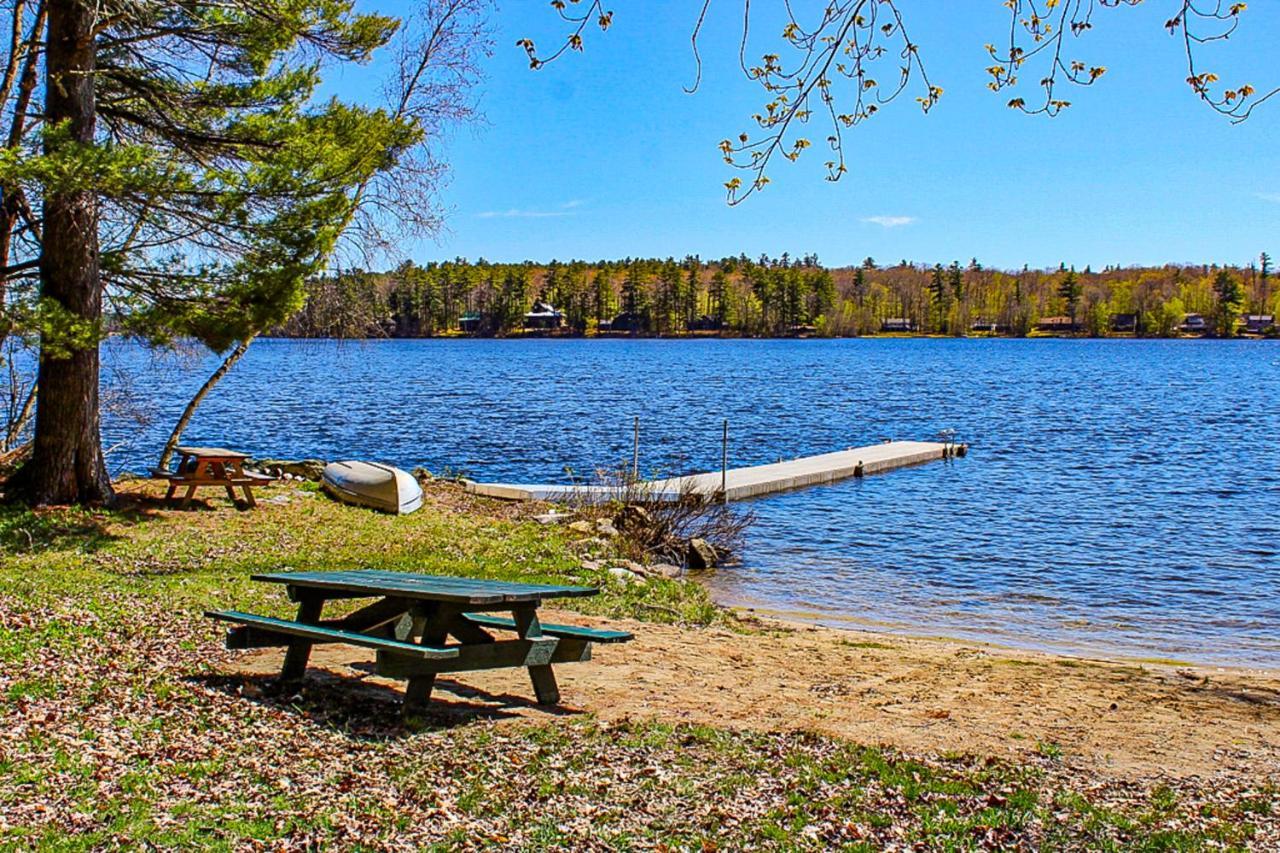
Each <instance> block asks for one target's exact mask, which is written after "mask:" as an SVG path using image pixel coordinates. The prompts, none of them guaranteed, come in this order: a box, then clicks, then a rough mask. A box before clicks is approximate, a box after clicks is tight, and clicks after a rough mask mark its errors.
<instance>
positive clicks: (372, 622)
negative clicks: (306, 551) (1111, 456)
mask: <svg viewBox="0 0 1280 853" xmlns="http://www.w3.org/2000/svg"><path fill="white" fill-rule="evenodd" d="M252 578H253V580H256V581H263V582H265V583H277V584H283V585H284V586H285V589H286V591H287V593H288V596H289V600H290V601H294V602H297V604H298V613H297V616H296V618H295V619H293V620H292V621H291V620H288V619H275V618H271V617H268V616H255V615H253V614H251V613H242V612H240V611H235V610H226V611H208V612H206V613H205V615H206V616H209V617H211V618H213V619H218V620H222V621H224V622H232V623H236V625H237V627H234V628H231V629H230V630H229V631H228V632H227V638H226V643H227V648H231V649H249V648H264V647H273V646H283V647H285V648H286V649H287V651H286V652H285V657H284V665H283V667H282V669H281V672H280V677H281V680H282V681H292V680H296V679H299V678H301V677H302V676H303V675H304V674H305V672H306V667H307V661H308V660H309V659H310V655H311V647H312V646H314V645H316V644H321V643H347V644H349V645H353V646H360V647H364V648H368V649H373V650H374V651H376V652H377V661H376V664H375V671H376V672H377V673H378V674H379V675H383V676H386V677H389V678H401V679H406V680H407V681H408V686H407V688H406V690H405V709H406V710H410V711H412V710H415V709H419V708H421V707H423V706H425V705H426V704H427V702H428V701H430V699H431V691H432V688H433V687H434V686H435V679H436V676H437V675H438V674H439V673H442V672H468V671H472V670H482V669H495V668H499V667H527V668H528V670H529V677H530V679H531V680H532V682H533V690H534V694H535V695H536V696H537V699H538V702H539V703H541V704H544V705H554V704H556V703H558V702H559V701H560V690H559V687H558V686H557V685H556V678H555V673H554V672H553V671H552V669H551V666H552V664H557V663H574V662H578V661H587V660H590V659H591V646H592V644H593V643H622V642H626V641H627V640H630V639H632V635H631V634H630V633H628V632H626V631H611V630H605V629H599V628H583V627H579V626H575V625H550V624H545V625H544V624H543V623H542V622H541V621H540V620H539V619H538V612H537V611H538V607H539V606H540V605H541V604H542V601H543V599H547V598H581V597H583V596H589V595H596V594H597V593H599V591H600V590H598V589H596V588H594V587H582V586H555V585H545V584H526V583H509V582H506V581H493V580H480V579H475V578H461V577H445V576H437V575H419V574H407V573H403V572H387V571H375V570H358V571H338V572H273V573H269V574H257V575H253V576H252ZM354 598H373V599H376V600H375V601H373V602H371V603H370V604H367V605H365V606H364V607H361V608H360V609H358V610H356V611H355V612H353V613H350V614H348V615H347V616H345V617H342V618H340V619H322V618H321V611H322V610H323V608H324V604H325V602H326V601H333V600H344V599H354ZM502 613H509V614H510V615H509V616H505V615H500V614H502ZM491 631H501V632H513V633H514V634H515V637H514V638H510V637H506V638H503V639H499V638H498V637H495V636H494V634H493V633H491ZM450 637H452V638H453V639H452V641H451V640H450Z"/></svg>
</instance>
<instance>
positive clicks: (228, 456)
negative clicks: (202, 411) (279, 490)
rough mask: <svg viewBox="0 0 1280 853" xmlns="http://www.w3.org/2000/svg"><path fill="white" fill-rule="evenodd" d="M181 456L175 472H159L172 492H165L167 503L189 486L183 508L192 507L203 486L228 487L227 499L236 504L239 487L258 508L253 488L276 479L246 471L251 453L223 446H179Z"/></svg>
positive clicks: (159, 475)
mask: <svg viewBox="0 0 1280 853" xmlns="http://www.w3.org/2000/svg"><path fill="white" fill-rule="evenodd" d="M174 450H176V451H177V453H178V456H179V460H180V461H179V462H178V467H177V469H176V470H174V471H156V472H155V474H156V476H157V477H159V478H162V479H165V480H168V481H169V490H168V491H167V492H165V496H164V499H165V502H166V503H168V502H170V501H172V500H173V498H174V495H175V494H176V493H177V491H178V489H179V488H182V487H184V486H185V487H186V490H187V491H186V494H184V495H183V496H182V504H181V507H182V509H186V508H187V507H188V506H189V505H190V504H191V499H192V498H193V497H195V493H196V489H198V488H200V487H201V486H215V487H218V488H225V489H226V490H227V497H228V498H230V499H231V502H232V503H235V502H236V492H235V490H236V488H237V487H239V488H241V489H242V490H243V491H244V499H245V503H247V504H248V505H249V506H251V507H256V506H257V505H258V504H257V501H255V500H254V499H253V489H252V486H255V485H264V484H266V483H270V482H271V481H272V480H273V479H274V478H272V477H269V476H267V475H266V474H255V473H254V472H252V471H246V470H244V460H246V459H248V458H249V454H247V453H238V452H236V451H234V450H227V449H226V448H223V447H176V448H174Z"/></svg>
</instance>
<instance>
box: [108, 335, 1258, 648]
mask: <svg viewBox="0 0 1280 853" xmlns="http://www.w3.org/2000/svg"><path fill="white" fill-rule="evenodd" d="M108 349H109V358H108V361H109V363H111V364H115V365H120V366H122V367H123V368H124V370H125V373H126V375H128V376H131V377H133V383H134V389H133V390H134V392H135V394H138V395H140V396H145V397H152V398H154V399H157V400H159V401H160V403H161V407H160V409H159V412H158V414H159V417H157V419H156V420H155V421H154V422H153V424H152V425H151V426H149V427H147V428H144V429H142V430H139V429H138V428H137V427H136V426H133V425H128V424H125V423H124V422H122V421H120V420H118V419H111V418H108V420H107V422H106V423H105V425H104V431H105V433H106V440H107V443H108V444H113V445H114V444H118V445H119V449H118V450H117V451H116V453H115V455H114V456H113V462H115V463H116V464H117V466H118V467H129V468H133V469H143V468H145V467H147V463H148V462H149V461H150V456H151V454H153V453H154V449H155V448H156V447H158V446H159V445H160V444H161V443H162V442H163V440H164V437H165V436H166V435H167V431H168V429H169V427H170V426H171V424H172V420H173V418H174V417H175V416H176V412H177V410H179V409H180V408H181V405H182V403H183V402H184V401H185V398H186V396H188V395H189V394H190V393H191V391H193V390H194V388H195V387H197V386H198V385H199V383H200V382H201V381H202V380H203V378H204V376H205V375H206V374H207V372H208V371H209V370H210V369H212V367H213V365H214V364H215V363H216V362H215V361H212V360H206V361H204V362H201V363H199V364H196V365H183V366H182V367H180V368H175V367H174V366H172V365H167V366H164V367H163V368H156V367H155V366H153V365H152V363H151V362H150V361H149V360H148V358H147V357H146V356H144V355H143V354H141V352H140V351H139V350H137V349H135V348H131V347H129V346H128V345H122V344H114V345H112V346H111V347H109V348H108ZM635 416H639V417H640V418H641V423H642V437H641V440H642V456H641V465H642V468H643V469H644V470H645V471H650V472H654V473H687V472H691V471H698V470H710V469H714V468H717V467H718V466H719V460H720V430H721V422H722V419H725V418H727V419H728V420H729V423H730V433H731V440H730V462H731V464H733V465H746V464H752V463H761V462H772V461H776V460H777V459H779V458H782V457H795V456H800V455H805V454H812V453H821V452H826V451H830V450H835V449H842V448H845V447H849V446H853V445H859V444H867V443H873V442H876V441H879V440H880V439H882V438H887V437H893V438H930V437H932V436H934V434H936V433H937V431H938V430H940V429H943V428H954V429H956V430H957V431H958V432H959V434H960V436H961V437H962V438H963V439H964V440H966V441H968V442H969V443H970V444H971V445H972V447H973V452H972V453H971V454H970V455H969V457H968V458H965V459H962V460H959V461H956V462H954V463H935V464H930V465H925V466H921V467H918V468H913V469H909V470H903V471H898V472H894V473H891V474H887V475H883V476H878V477H869V478H867V479H865V480H862V481H857V482H854V481H848V482H845V483H842V484H838V485H834V486H829V487H823V488H814V489H808V490H803V491H797V492H791V493H788V494H784V495H778V496H774V497H769V498H765V499H761V500H757V501H754V502H752V507H753V509H754V510H755V512H756V513H757V515H758V517H759V521H758V523H757V525H756V526H755V528H754V529H753V530H752V531H751V533H750V535H749V541H748V543H747V547H746V550H745V553H744V555H743V558H744V559H743V565H742V566H740V567H736V568H733V569H731V570H724V571H721V572H719V573H717V574H716V575H715V576H714V577H713V578H712V579H711V580H710V581H709V582H710V584H711V587H712V590H713V592H714V593H715V595H716V596H717V598H718V599H719V600H721V601H724V602H727V603H733V604H739V605H746V606H754V607H759V608H761V609H769V610H776V611H785V612H787V613H789V614H791V615H793V616H794V615H802V616H804V617H807V618H812V619H816V620H818V621H821V622H823V623H827V624H837V625H865V624H868V623H871V624H875V625H878V626H882V627H889V628H892V629H900V630H905V631H908V632H911V633H941V634H947V635H952V636H965V637H974V638H982V639H992V640H996V641H1000V642H1006V643H1014V644H1018V645H1024V646H1030V647H1038V648H1047V649H1053V650H1069V651H1085V652H1092V653H1103V654H1125V655H1135V656H1140V657H1142V656H1148V657H1172V658H1180V659H1190V660H1196V661H1205V662H1219V663H1228V664H1243V665H1252V666H1267V667H1280V345H1276V344H1273V343H1267V342H1209V341H1181V342H1180V341H1068V340H1039V341H1016V340H849V341H549V340H542V341H539V340H533V341H470V340H468V341H379V342H372V343H363V344H360V343H355V344H342V345H338V344H334V343H331V342H315V341H260V342H258V343H256V344H255V345H254V346H253V348H252V349H251V350H250V351H249V354H248V355H247V356H246V357H245V359H244V361H243V362H242V363H241V364H240V365H239V366H237V367H236V369H235V370H234V371H233V372H232V373H231V374H230V375H229V376H228V377H227V378H226V379H225V380H224V382H223V383H222V384H221V385H220V386H219V387H218V389H217V390H216V392H215V393H214V395H213V396H212V397H211V398H209V399H208V400H207V401H206V403H205V404H204V407H203V408H202V409H201V410H200V413H199V414H198V416H197V418H196V420H195V422H194V423H193V424H192V425H191V427H190V429H189V430H188V433H187V435H186V440H187V441H188V442H191V443H204V442H210V443H217V444H228V445H233V446H236V447H240V448H243V449H245V450H247V451H250V452H254V453H264V454H273V455H285V456H292V457H302V456H316V457H322V458H328V459H337V458H348V457H357V458H375V459H382V460H386V461H389V462H392V463H395V464H399V465H401V466H404V467H412V466H415V465H425V466H426V467H428V468H430V469H431V470H433V471H437V472H439V471H445V470H452V471H461V472H465V473H466V474H468V475H469V476H472V477H475V478H476V479H482V480H504V479H505V480H521V481H526V482H528V481H557V482H566V481H567V477H568V474H567V473H566V469H571V470H572V471H574V472H577V473H578V474H579V475H586V474H588V473H589V472H590V471H592V470H593V469H594V468H596V467H597V466H607V465H613V464H616V463H618V462H620V461H621V460H623V459H626V458H629V456H630V452H631V441H632V436H631V431H632V420H633V418H634V417H635Z"/></svg>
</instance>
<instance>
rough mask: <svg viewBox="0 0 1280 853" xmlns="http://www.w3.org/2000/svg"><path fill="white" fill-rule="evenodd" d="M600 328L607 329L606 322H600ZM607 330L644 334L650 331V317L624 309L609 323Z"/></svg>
mask: <svg viewBox="0 0 1280 853" xmlns="http://www.w3.org/2000/svg"><path fill="white" fill-rule="evenodd" d="M600 329H601V331H605V330H606V326H605V324H604V323H602V324H600ZM607 330H608V331H610V332H626V333H628V334H643V333H644V332H647V331H649V318H648V317H646V316H645V315H643V314H641V313H639V312H636V311H623V312H622V313H621V314H619V315H618V316H616V317H614V318H613V320H612V321H610V322H609V323H608V325H607Z"/></svg>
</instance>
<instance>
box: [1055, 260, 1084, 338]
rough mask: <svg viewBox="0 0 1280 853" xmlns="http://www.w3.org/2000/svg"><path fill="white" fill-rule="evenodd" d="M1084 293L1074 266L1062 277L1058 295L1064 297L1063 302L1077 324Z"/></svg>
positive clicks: (1073, 322)
mask: <svg viewBox="0 0 1280 853" xmlns="http://www.w3.org/2000/svg"><path fill="white" fill-rule="evenodd" d="M1083 293H1084V288H1083V287H1081V286H1080V282H1079V280H1078V279H1077V278H1076V270H1075V267H1072V268H1071V269H1070V270H1068V271H1067V274H1066V275H1064V276H1063V277H1062V282H1061V283H1060V284H1059V285H1058V296H1060V297H1061V298H1062V304H1063V305H1064V306H1065V308H1066V311H1067V315H1068V316H1070V317H1071V323H1072V325H1075V322H1076V309H1077V308H1078V307H1079V305H1080V297H1081V295H1082V294H1083Z"/></svg>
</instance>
